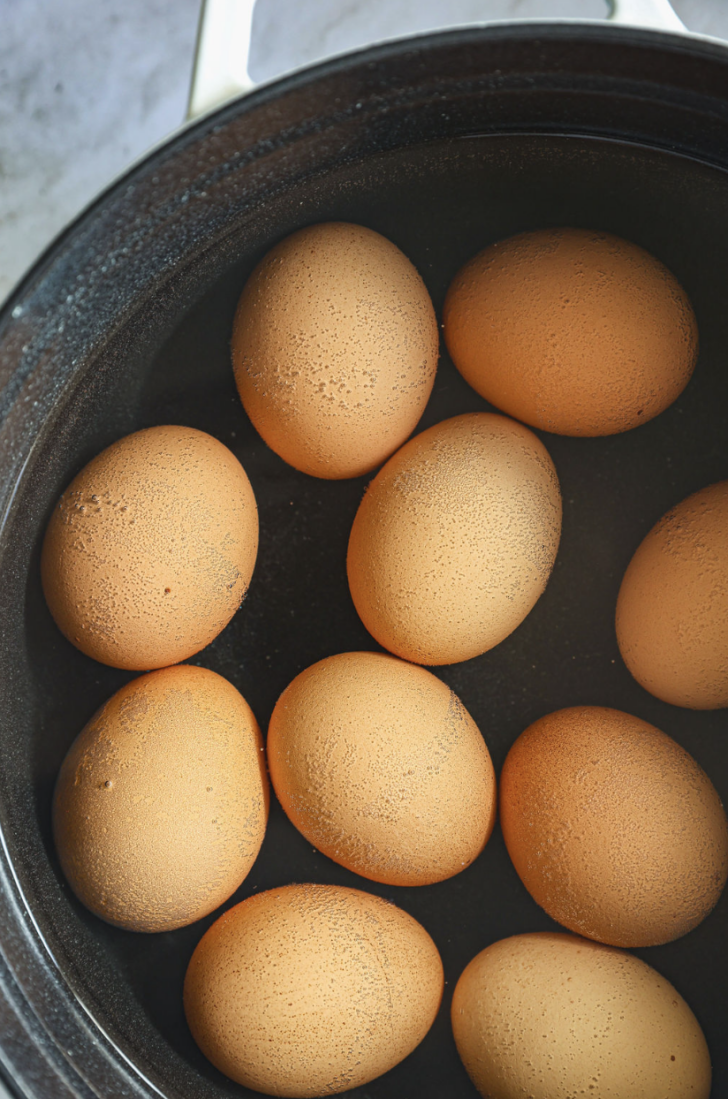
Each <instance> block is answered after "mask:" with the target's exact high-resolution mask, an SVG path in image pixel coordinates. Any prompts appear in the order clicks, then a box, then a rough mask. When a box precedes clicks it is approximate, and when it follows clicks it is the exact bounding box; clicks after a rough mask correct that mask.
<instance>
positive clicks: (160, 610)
mask: <svg viewBox="0 0 728 1099" xmlns="http://www.w3.org/2000/svg"><path fill="white" fill-rule="evenodd" d="M257 552H258V510H257V507H256V504H255V497H254V495H253V490H252V488H251V485H250V481H249V480H248V478H247V476H246V474H245V470H244V469H243V467H242V466H241V465H240V462H239V461H238V460H237V458H236V457H235V456H234V454H232V453H231V452H230V451H229V450H228V448H227V447H226V446H224V445H223V444H222V443H220V442H218V440H217V439H214V438H213V437H212V436H211V435H207V434H205V432H204V431H197V430H195V429H194V428H191V427H173V426H163V427H150V428H146V429H145V430H143V431H136V432H134V434H132V435H127V436H126V437H125V438H123V439H119V440H118V442H116V443H113V444H112V445H111V446H109V447H107V449H106V450H103V451H102V452H101V453H100V454H99V455H97V456H96V457H95V458H94V459H93V460H92V461H90V462H89V463H88V465H87V466H85V467H84V468H83V469H82V470H81V472H80V473H79V474H78V475H77V476H76V477H75V478H74V479H73V481H72V482H71V484H70V485H69V487H68V488H67V489H66V491H65V492H64V493H63V495H62V496H61V499H60V500H59V502H58V505H57V506H56V508H55V510H54V511H53V514H52V516H51V519H50V522H49V524H48V528H47V531H46V535H45V540H44V543H43V551H42V558H41V577H42V581H43V591H44V593H45V597H46V601H47V603H48V606H49V608H50V611H51V614H52V615H53V617H54V619H55V621H56V624H57V625H58V627H59V629H60V630H61V631H62V633H64V634H65V636H66V637H67V638H68V640H69V641H71V642H73V644H74V645H76V646H77V648H79V649H80V650H81V651H82V652H84V653H86V655H87V656H91V657H93V658H94V660H98V661H100V662H101V663H102V664H110V665H111V666H112V667H114V668H127V669H130V670H132V671H146V670H147V669H150V668H162V667H166V666H168V665H170V664H176V663H178V662H179V661H181V660H186V659H188V657H190V656H192V655H193V654H194V653H196V652H199V650H200V649H203V648H204V647H205V645H209V643H210V642H211V641H212V640H213V639H214V638H215V637H217V635H218V634H219V633H220V631H221V630H222V629H224V627H225V626H226V625H227V624H228V622H229V621H230V619H231V618H232V616H233V615H234V614H235V611H236V610H237V609H238V607H239V606H240V603H241V602H242V600H243V598H244V597H245V594H246V592H247V590H248V585H249V583H250V578H251V576H252V574H253V567H254V565H255V558H256V555H257Z"/></svg>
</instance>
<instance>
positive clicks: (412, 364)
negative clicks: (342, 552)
mask: <svg viewBox="0 0 728 1099" xmlns="http://www.w3.org/2000/svg"><path fill="white" fill-rule="evenodd" d="M438 345H439V337H438V329H437V320H436V317H435V311H434V309H433V308H432V302H431V301H430V297H429V294H428V293H427V289H426V287H425V284H424V283H423V281H422V279H421V278H420V276H419V275H418V273H417V271H416V270H415V268H414V267H413V266H412V264H411V263H410V261H409V260H408V259H407V257H406V256H405V255H403V253H402V252H400V250H399V248H397V247H396V246H395V245H394V244H392V243H391V241H388V240H387V239H386V238H385V237H383V236H380V234H379V233H375V232H374V231H373V230H371V229H365V228H364V227H363V226H362V225H349V224H347V223H346V222H328V223H324V224H321V225H311V226H309V227H308V228H306V229H301V230H299V231H298V232H297V233H293V234H292V235H291V236H289V237H286V239H285V240H283V241H281V242H280V244H277V245H276V246H275V247H274V248H273V249H271V251H270V252H269V253H268V254H267V255H266V256H265V257H264V258H263V260H261V262H260V263H259V264H258V266H257V267H256V269H255V270H254V271H253V274H252V275H251V276H250V278H249V279H248V282H247V283H246V286H245V289H244V290H243V294H242V297H241V298H240V303H239V305H238V309H237V313H236V314H235V324H234V327H233V337H232V357H233V369H234V371H235V381H236V383H237V387H238V392H239V394H240V399H241V401H242V402H243V405H244V407H245V411H246V412H247V413H248V415H249V416H250V419H251V420H252V421H253V424H254V426H255V428H256V429H257V431H259V432H260V434H261V435H262V436H263V438H264V439H265V441H266V443H267V444H268V446H269V447H271V449H272V450H274V451H275V452H276V454H279V455H280V456H281V458H283V459H284V460H285V461H286V462H288V463H289V464H290V465H292V466H295V468H296V469H300V470H303V472H304V473H310V474H312V475H313V476H314V477H326V478H331V479H338V478H342V477H359V476H360V475H361V474H363V473H368V472H369V471H370V470H372V469H374V468H375V467H376V466H378V465H380V464H381V463H382V462H383V461H384V460H385V459H386V458H388V457H389V455H390V454H392V453H393V451H395V450H396V449H397V447H398V446H400V445H401V444H402V443H403V442H404V441H405V439H406V438H407V437H408V435H410V434H411V433H412V431H413V430H414V428H415V425H416V424H417V421H418V420H419V418H420V416H421V415H422V412H423V410H424V407H425V405H426V403H427V398H428V397H429V395H430V392H431V390H432V386H433V382H434V379H435V369H436V367H437V356H438Z"/></svg>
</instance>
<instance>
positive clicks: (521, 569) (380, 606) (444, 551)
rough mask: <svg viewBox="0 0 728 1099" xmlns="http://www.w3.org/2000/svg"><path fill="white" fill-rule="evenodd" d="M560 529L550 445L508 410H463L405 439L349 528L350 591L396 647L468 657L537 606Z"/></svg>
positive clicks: (373, 626) (408, 653) (426, 658)
mask: <svg viewBox="0 0 728 1099" xmlns="http://www.w3.org/2000/svg"><path fill="white" fill-rule="evenodd" d="M560 533H561V493H560V491H559V482H558V479H557V476H556V471H555V469H554V465H553V462H552V461H551V458H550V457H549V454H548V452H547V450H546V448H545V447H544V445H543V443H541V442H540V441H539V440H538V439H537V438H536V436H535V435H533V434H532V432H530V431H529V430H528V428H525V427H523V426H522V425H521V424H518V423H516V422H515V421H513V420H508V419H506V418H505V417H504V416H496V415H493V414H491V413H485V412H475V413H470V414H466V415H464V416H455V417H453V418H452V419H450V420H443V421H442V422H441V423H439V424H436V425H435V426H434V427H431V428H429V429H428V430H427V431H423V432H422V433H421V434H420V435H417V436H416V437H415V438H414V439H411V440H410V441H409V442H408V443H406V444H405V446H403V447H402V448H401V449H400V450H399V451H397V453H396V454H395V455H394V456H393V457H392V458H390V459H389V461H388V462H387V464H386V465H385V466H384V467H383V468H382V469H381V470H380V471H379V473H378V474H377V476H376V477H375V478H374V480H373V481H372V482H371V484H370V485H369V487H368V489H367V491H366V494H365V496H364V499H363V500H362V502H361V504H360V506H359V510H358V511H357V513H356V517H355V519H354V524H353V526H352V529H351V535H350V538H349V550H348V557H347V572H348V577H349V589H350V591H351V597H352V599H353V601H354V605H355V607H356V609H357V611H358V613H359V616H360V618H361V620H362V622H363V623H364V625H365V626H366V628H367V629H368V630H369V632H370V633H371V634H372V636H373V637H374V638H376V640H377V641H378V642H379V644H380V645H382V646H383V647H384V648H385V649H389V650H390V652H392V653H394V654H395V655H396V656H400V657H402V658H403V659H404V660H411V661H414V662H415V663H418V664H451V663H454V662H456V661H460V660H468V659H469V658H470V657H473V656H478V655H479V654H480V653H483V652H485V651H486V650H487V649H491V648H492V647H493V646H494V645H497V644H498V643H499V642H500V641H502V640H503V639H504V638H505V637H507V636H508V635H509V634H510V633H511V632H512V631H513V630H515V628H516V627H517V626H518V625H520V623H521V622H522V621H523V619H524V618H525V617H526V615H527V614H528V613H529V611H530V610H531V609H532V607H533V605H534V604H535V603H536V600H537V599H538V598H539V596H540V595H541V593H542V592H543V590H544V588H545V587H546V582H547V580H548V578H549V575H550V573H551V569H552V567H553V564H554V559H555V557H556V551H557V549H558V544H559V537H560Z"/></svg>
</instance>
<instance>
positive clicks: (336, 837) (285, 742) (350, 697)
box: [267, 652, 495, 885]
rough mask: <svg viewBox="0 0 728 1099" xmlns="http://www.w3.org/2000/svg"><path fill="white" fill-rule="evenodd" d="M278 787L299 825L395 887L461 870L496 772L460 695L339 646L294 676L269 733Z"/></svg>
mask: <svg viewBox="0 0 728 1099" xmlns="http://www.w3.org/2000/svg"><path fill="white" fill-rule="evenodd" d="M267 751H268V764H269V767H270V774H271V780H272V782H273V787H274V789H275V792H276V794H277V795H278V799H279V800H280V802H281V805H282V806H283V808H284V809H285V811H286V813H287V814H288V816H289V817H290V819H291V820H292V821H293V823H294V824H295V826H296V828H298V830H299V831H300V832H302V833H303V835H304V836H305V837H306V839H308V840H309V841H310V842H311V843H312V844H313V845H314V846H315V847H317V848H318V849H319V850H320V851H323V853H324V854H325V855H328V856H329V858H332V859H334V861H335V862H338V863H341V865H342V866H346V867H348V869H349V870H353V871H355V873H357V874H362V875H363V876H364V877H365V878H371V879H373V880H374V881H379V882H386V883H388V884H389V885H428V884H430V883H432V882H436V881H443V880H444V879H445V878H449V877H452V875H453V874H457V873H459V872H460V871H461V870H463V869H464V868H465V867H466V866H469V865H470V863H471V862H472V861H473V860H474V859H475V858H477V856H478V855H479V854H480V852H481V851H482V850H483V848H484V846H485V844H486V842H487V840H488V837H489V836H490V833H491V832H492V830H493V824H494V821H495V772H494V770H493V764H492V762H491V759H490V754H489V752H488V749H487V747H486V745H485V741H484V740H483V738H482V736H481V735H480V732H479V730H478V727H477V725H476V724H475V722H474V721H473V719H472V718H471V716H470V714H469V713H468V711H467V710H466V709H465V707H464V706H463V704H462V702H461V701H460V699H459V698H458V697H457V695H456V694H455V693H454V692H453V691H451V690H450V688H449V687H447V686H446V685H445V684H444V683H443V682H442V681H441V680H439V679H437V677H436V676H434V675H432V673H431V672H428V671H425V669H424V668H419V667H417V666H415V665H414V664H405V663H404V661H402V660H397V659H396V658H395V657H393V656H386V655H384V654H382V653H366V652H362V653H341V654H339V655H338V656H330V657H328V658H327V659H326V660H321V661H319V663H318V664H314V665H313V666H312V667H310V668H307V669H306V671H304V672H301V674H300V675H298V676H296V678H295V679H294V680H293V682H292V683H291V684H290V685H289V686H288V687H287V688H286V690H285V691H284V692H283V694H282V695H281V697H280V698H279V699H278V702H277V704H276V707H275V709H274V711H273V716H272V717H271V721H270V727H269V729H268V743H267Z"/></svg>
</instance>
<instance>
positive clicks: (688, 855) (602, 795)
mask: <svg viewBox="0 0 728 1099" xmlns="http://www.w3.org/2000/svg"><path fill="white" fill-rule="evenodd" d="M500 821H501V827H502V829H503V837H504V839H505V841H506V847H507V848H508V854H509V855H510V856H511V859H512V860H513V865H514V866H515V868H516V870H517V871H518V875H519V877H520V879H521V881H522V882H523V884H524V885H525V886H526V889H528V891H529V893H530V894H531V896H532V897H533V898H534V900H535V901H536V902H537V903H538V904H540V905H541V907H542V908H544V909H545V910H546V912H548V914H549V916H551V917H552V918H553V919H555V920H558V922H559V923H561V924H564V926H565V927H568V928H569V929H570V930H571V931H576V932H577V933H578V934H581V935H586V936H587V937H588V938H590V939H598V940H599V941H600V942H605V943H611V944H612V945H614V946H656V945H657V944H659V943H666V942H670V940H672V939H677V938H679V937H680V936H681V935H685V934H687V932H688V931H691V930H692V929H693V928H694V927H696V926H697V924H699V923H700V921H701V920H702V919H704V918H705V916H707V915H708V913H709V912H710V910H711V909H712V908H713V906H714V905H715V903H716V901H717V900H718V897H719V896H720V894H721V891H722V889H723V886H724V885H725V881H726V876H727V875H728V824H727V823H726V816H725V813H724V811H723V806H722V805H721V802H720V799H719V797H718V794H717V792H716V790H715V787H714V786H713V784H712V782H711V781H710V779H709V778H708V776H707V775H706V774H705V772H704V771H703V769H702V768H701V767H699V766H698V764H697V763H696V762H695V760H694V759H693V758H692V756H690V755H688V753H687V752H686V751H685V750H684V749H683V748H681V747H680V745H679V744H677V743H676V742H675V741H674V740H672V739H671V738H670V737H669V736H666V735H665V734H664V733H661V732H660V730H659V729H656V728H655V727H654V726H653V725H648V724H647V722H646V721H640V719H639V718H637V717H632V716H631V715H630V714H625V713H621V712H620V711H619V710H609V709H606V708H605V707H603V706H575V707H573V708H571V709H568V710H558V711H557V712H556V713H553V714H548V715H547V716H546V717H542V718H541V719H540V720H539V721H536V722H534V724H533V725H531V726H529V728H528V729H526V731H525V732H524V733H522V734H521V736H520V737H519V738H518V740H517V741H516V742H515V744H514V745H513V747H512V748H511V750H510V752H509V753H508V756H507V758H506V762H505V764H504V766H503V771H502V773H501V784H500Z"/></svg>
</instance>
